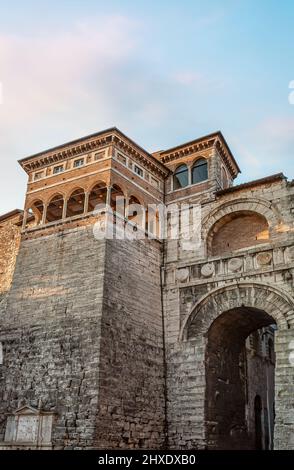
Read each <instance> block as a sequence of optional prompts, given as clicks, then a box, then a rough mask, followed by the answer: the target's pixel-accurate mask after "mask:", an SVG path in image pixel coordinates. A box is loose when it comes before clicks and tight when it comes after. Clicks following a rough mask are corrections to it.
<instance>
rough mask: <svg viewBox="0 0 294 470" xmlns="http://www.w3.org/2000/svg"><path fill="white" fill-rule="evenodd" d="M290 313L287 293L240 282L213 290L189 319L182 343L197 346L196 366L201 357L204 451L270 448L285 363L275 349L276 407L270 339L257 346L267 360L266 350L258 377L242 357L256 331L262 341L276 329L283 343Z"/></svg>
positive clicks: (293, 306) (291, 307)
mask: <svg viewBox="0 0 294 470" xmlns="http://www.w3.org/2000/svg"><path fill="white" fill-rule="evenodd" d="M293 313H294V302H293V299H292V298H291V297H290V296H289V295H288V294H287V293H286V292H284V291H282V290H280V289H278V288H274V287H271V286H269V285H266V284H258V283H246V282H241V283H234V284H231V285H228V286H224V287H222V288H218V289H215V290H212V291H211V292H210V293H208V294H207V295H205V296H204V297H203V298H202V299H200V301H199V302H198V303H197V305H195V306H194V307H193V308H192V310H191V312H190V313H189V315H187V317H186V319H185V320H184V322H183V326H182V329H181V335H180V340H181V342H184V343H186V344H187V343H193V344H194V345H195V344H197V342H198V345H199V348H198V349H197V355H198V357H197V360H198V361H199V359H200V358H199V355H202V356H203V357H202V359H203V361H204V365H205V366H204V368H203V376H202V381H203V385H204V388H203V392H204V393H203V396H202V400H203V402H204V403H203V405H204V406H203V408H204V414H203V423H202V424H203V426H204V429H203V431H204V436H205V443H206V447H207V448H209V449H242V448H243V449H255V448H256V446H257V443H258V446H261V448H264V449H265V448H268V449H269V448H272V447H273V440H274V437H273V434H274V433H273V425H274V414H275V413H276V414H277V416H276V421H277V422H279V417H280V415H282V412H283V411H282V410H283V407H284V403H282V402H284V396H285V395H287V386H286V387H285V384H283V380H281V375H282V377H283V371H284V370H285V367H286V366H287V362H289V359H288V358H287V357H285V354H284V352H282V351H281V350H280V349H279V348H277V360H276V371H275V383H276V397H275V407H274V402H273V397H274V364H273V362H270V361H272V359H271V357H272V356H271V351H270V344H271V343H270V341H272V339H271V338H270V339H267V342H266V343H265V345H264V346H261V347H264V348H265V354H266V351H267V348H268V351H269V358H268V362H267V359H266V356H265V358H264V359H263V361H261V360H260V361H259V363H258V364H257V366H258V367H259V374H258V376H253V377H252V376H251V375H250V369H251V363H252V361H254V360H255V361H256V359H254V358H253V356H252V355H250V354H249V356H248V353H247V355H246V347H245V346H246V340H247V338H248V337H249V336H250V335H252V338H251V339H252V341H254V336H253V335H254V332H258V331H259V333H260V335H259V337H260V338H261V339H263V338H264V337H265V336H266V335H270V334H271V333H273V332H274V330H275V329H278V331H277V333H276V337H278V338H279V339H282V338H285V335H284V333H286V337H287V334H288V332H289V331H290V329H291V326H292V325H293V319H294V317H293ZM255 338H256V337H255ZM247 341H248V340H247ZM203 342H204V344H203ZM261 344H262V343H261ZM267 344H268V346H267ZM255 369H256V364H255ZM289 387H290V385H289ZM281 390H283V393H281ZM257 392H258V395H257ZM288 392H289V390H288ZM259 393H260V394H263V396H264V400H262V399H261V398H260V396H259ZM271 394H272V398H271ZM256 396H258V397H259V398H258V400H259V401H258V404H259V406H258V416H257V399H256ZM198 398H199V397H198Z"/></svg>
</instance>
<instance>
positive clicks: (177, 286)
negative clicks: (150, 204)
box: [164, 180, 294, 449]
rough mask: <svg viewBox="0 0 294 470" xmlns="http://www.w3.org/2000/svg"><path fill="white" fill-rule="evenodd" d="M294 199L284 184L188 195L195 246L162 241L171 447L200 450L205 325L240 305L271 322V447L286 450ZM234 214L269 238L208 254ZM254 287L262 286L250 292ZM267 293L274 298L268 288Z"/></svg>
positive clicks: (203, 431) (289, 428)
mask: <svg viewBox="0 0 294 470" xmlns="http://www.w3.org/2000/svg"><path fill="white" fill-rule="evenodd" d="M293 195H294V188H293V185H292V184H291V183H287V182H286V181H285V180H281V181H279V182H276V183H272V184H262V185H257V186H256V187H253V188H249V189H247V188H244V189H242V188H240V190H235V191H232V192H230V191H228V192H227V193H224V194H223V195H222V196H220V197H216V196H215V194H204V195H195V197H194V198H192V199H191V200H190V202H191V203H192V202H194V203H202V217H203V226H202V240H201V245H200V246H197V248H196V249H195V250H194V251H191V250H190V251H189V250H187V251H185V250H184V249H183V246H182V245H181V243H179V242H178V241H174V240H172V241H168V242H167V246H166V251H165V252H166V264H165V268H166V269H165V287H164V312H165V325H166V329H165V339H166V351H167V393H168V400H167V404H168V406H167V416H168V432H169V445H170V447H173V448H183V449H184V448H191V447H194V448H206V447H207V443H208V442H207V423H206V415H205V400H206V391H207V382H206V380H207V376H206V370H205V367H206V362H205V354H206V350H207V334H208V329H209V326H208V324H206V322H207V320H208V319H211V322H212V321H213V319H215V318H217V316H218V315H220V314H221V313H222V312H225V311H227V310H229V309H235V308H236V307H241V306H242V305H245V306H246V305H247V307H248V308H252V307H253V308H259V309H260V310H265V311H266V312H267V313H268V314H270V315H272V318H273V319H274V320H275V321H276V322H277V324H278V332H277V334H276V335H275V336H276V341H275V342H276V353H277V366H276V374H275V375H276V384H275V395H276V413H277V414H276V424H275V443H274V446H275V448H283V449H287V448H288V449H291V448H293V445H294V443H293V424H291V423H293V419H294V417H293V399H292V398H291V394H292V396H293V386H292V382H293V365H291V363H290V361H289V354H290V352H291V351H290V349H291V340H290V338H291V339H292V340H293V337H294V331H293V309H294V301H293V294H294V291H293V275H294V249H293ZM201 198H202V199H201ZM234 211H236V212H237V211H238V212H242V211H243V212H244V213H248V211H250V212H252V211H253V212H256V213H257V214H260V215H261V216H263V217H265V218H266V220H267V221H268V225H269V235H270V238H269V240H265V241H264V243H262V244H259V245H258V246H256V247H251V248H250V249H244V250H242V247H241V248H240V249H238V250H237V251H232V252H231V253H227V254H220V255H217V256H210V255H209V248H210V243H211V240H212V239H213V237H211V233H212V234H213V235H214V234H215V232H214V226H215V225H217V224H218V222H219V221H220V220H221V219H222V218H224V217H226V216H227V215H228V214H231V213H233V212H234ZM231 236H232V237H233V236H234V235H233V234H231ZM236 237H237V235H236ZM259 284H260V285H261V287H257V286H258V285H259ZM273 287H274V288H275V289H277V292H273V291H272V290H271V289H272V288H273ZM226 289H229V290H228V291H226ZM214 292H219V293H218V294H214ZM226 292H231V294H230V295H229V294H228V293H226ZM229 297H230V298H229ZM283 302H284V305H283ZM258 304H259V307H257V306H258ZM196 311H197V312H198V313H197V315H198V316H197V319H198V320H197V323H195V324H194V323H193V322H192V323H191V324H190V323H189V321H190V320H188V319H189V318H190V319H191V315H192V313H193V312H196ZM281 311H283V312H284V315H285V318H286V317H287V321H286V320H285V319H281V323H280V322H279V321H278V320H277V317H279V315H280V313H281ZM287 315H288V316H287ZM195 318H196V317H195ZM187 322H188V323H187ZM205 324H206V327H205ZM261 326H263V325H261ZM185 335H186V336H185ZM291 436H292V437H291Z"/></svg>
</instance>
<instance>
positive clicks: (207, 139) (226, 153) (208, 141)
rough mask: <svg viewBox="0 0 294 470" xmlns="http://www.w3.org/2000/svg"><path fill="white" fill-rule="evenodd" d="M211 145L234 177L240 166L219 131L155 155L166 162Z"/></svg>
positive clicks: (205, 148)
mask: <svg viewBox="0 0 294 470" xmlns="http://www.w3.org/2000/svg"><path fill="white" fill-rule="evenodd" d="M213 147H214V148H216V150H217V151H218V153H219V154H220V156H221V158H222V159H223V161H224V162H225V163H226V166H227V168H228V169H229V170H230V172H231V175H232V177H233V178H236V176H237V175H238V173H239V172H240V168H239V166H238V164H237V162H236V160H235V158H234V157H233V154H232V152H231V150H230V148H229V146H228V144H227V143H226V141H225V139H224V137H223V135H222V133H221V132H220V131H218V132H215V133H214V134H209V135H207V136H204V137H200V138H198V139H196V140H193V141H191V142H187V143H185V144H182V145H179V146H177V147H173V148H171V149H168V150H164V151H161V152H157V157H158V158H159V159H160V160H161V161H162V163H165V164H166V163H169V162H172V161H174V160H177V159H180V158H183V157H187V156H189V155H192V154H193V153H197V152H201V151H204V150H207V149H209V148H213Z"/></svg>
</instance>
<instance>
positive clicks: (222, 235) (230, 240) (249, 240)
mask: <svg viewBox="0 0 294 470" xmlns="http://www.w3.org/2000/svg"><path fill="white" fill-rule="evenodd" d="M268 240H269V225H268V222H267V220H266V218H265V217H264V216H263V215H261V214H258V213H257V212H253V211H237V212H231V213H230V214H227V215H225V216H224V217H222V218H221V219H220V220H219V221H218V222H216V223H215V225H214V226H213V227H212V229H211V230H210V233H209V234H208V239H207V250H208V255H211V256H222V255H223V254H224V253H232V252H234V251H238V250H242V249H245V248H250V247H254V246H256V245H259V244H262V243H266V242H267V241H268Z"/></svg>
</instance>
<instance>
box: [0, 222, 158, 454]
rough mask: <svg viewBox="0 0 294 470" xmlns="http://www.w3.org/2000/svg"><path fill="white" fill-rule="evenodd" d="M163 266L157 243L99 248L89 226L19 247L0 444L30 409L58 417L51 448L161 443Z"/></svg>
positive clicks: (0, 374) (6, 332) (0, 373)
mask: <svg viewBox="0 0 294 470" xmlns="http://www.w3.org/2000/svg"><path fill="white" fill-rule="evenodd" d="M160 265H161V246H160V243H159V242H157V241H150V242H149V241H139V240H138V241H134V242H124V241H107V243H106V242H105V241H97V240H95V239H94V236H93V227H91V226H84V227H80V228H76V229H70V230H65V231H63V232H59V233H55V234H51V235H49V236H44V237H39V238H34V239H29V240H23V241H22V243H21V246H20V252H19V256H18V258H17V264H16V270H15V275H14V280H13V284H12V287H11V290H10V293H9V295H8V296H7V300H5V299H3V304H4V302H5V305H6V309H5V311H4V308H3V309H2V311H1V329H0V341H1V342H2V345H3V354H4V360H3V365H0V378H1V381H0V384H1V385H0V441H1V440H2V441H3V438H4V432H5V426H6V421H7V415H8V414H9V413H11V412H14V411H15V410H16V409H17V408H19V407H20V406H22V405H25V404H26V405H31V406H33V407H36V408H37V407H38V406H41V409H42V410H43V411H54V412H55V421H54V424H53V434H52V442H53V448H66V449H69V448H75V449H78V448H83V449H85V448H93V447H95V448H105V447H106V448H109V447H113V448H160V447H162V446H163V445H164V442H165V433H164V423H165V422H164V369H163V334H162V311H161V293H160ZM147 293H148V295H147ZM0 308H1V307H0Z"/></svg>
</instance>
